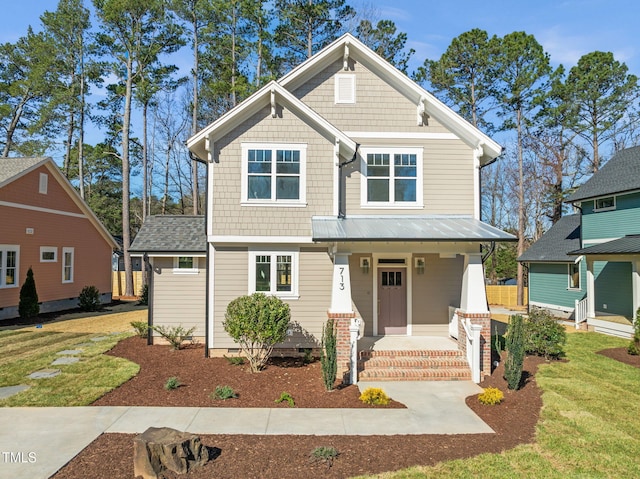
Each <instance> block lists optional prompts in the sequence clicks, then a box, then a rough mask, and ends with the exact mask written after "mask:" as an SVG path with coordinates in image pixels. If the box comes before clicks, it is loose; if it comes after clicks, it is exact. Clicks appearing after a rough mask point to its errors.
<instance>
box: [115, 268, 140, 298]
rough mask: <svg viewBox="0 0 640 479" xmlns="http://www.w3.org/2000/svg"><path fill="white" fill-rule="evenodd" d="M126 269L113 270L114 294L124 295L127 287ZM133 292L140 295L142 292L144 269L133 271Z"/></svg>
mask: <svg viewBox="0 0 640 479" xmlns="http://www.w3.org/2000/svg"><path fill="white" fill-rule="evenodd" d="M124 275H125V272H124V271H113V272H112V276H111V294H112V296H124V292H125V290H126V289H127V284H126V281H125V276H124ZM133 294H134V295H135V296H140V295H141V294H142V271H134V272H133Z"/></svg>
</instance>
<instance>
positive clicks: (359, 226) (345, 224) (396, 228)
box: [311, 215, 516, 241]
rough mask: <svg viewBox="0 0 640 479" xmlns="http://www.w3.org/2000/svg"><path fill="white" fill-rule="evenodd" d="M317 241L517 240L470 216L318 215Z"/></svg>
mask: <svg viewBox="0 0 640 479" xmlns="http://www.w3.org/2000/svg"><path fill="white" fill-rule="evenodd" d="M311 226H312V231H313V233H312V234H313V240H314V241H515V240H516V237H515V236H513V235H510V234H508V233H505V232H504V231H502V230H500V229H498V228H495V227H493V226H491V225H488V224H486V223H483V222H482V221H479V220H476V219H474V218H471V217H468V216H437V215H434V216H417V215H416V216H350V217H347V218H343V219H340V218H336V217H335V216H332V217H327V216H315V217H313V218H312V219H311Z"/></svg>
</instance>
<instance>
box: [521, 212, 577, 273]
mask: <svg viewBox="0 0 640 479" xmlns="http://www.w3.org/2000/svg"><path fill="white" fill-rule="evenodd" d="M580 245H581V243H580V215H577V214H576V215H567V216H563V217H562V218H560V221H558V222H557V223H556V224H555V225H553V226H552V227H551V228H550V229H549V231H547V232H546V233H545V234H543V235H542V237H541V238H540V239H539V240H538V241H536V242H535V243H533V244H532V245H531V246H530V247H529V249H528V250H527V251H525V252H524V253H522V254H521V255H520V257H519V258H518V261H520V262H522V263H569V262H571V263H573V262H574V261H575V260H576V258H575V257H572V256H569V255H568V253H569V252H570V251H573V250H576V249H578V248H580Z"/></svg>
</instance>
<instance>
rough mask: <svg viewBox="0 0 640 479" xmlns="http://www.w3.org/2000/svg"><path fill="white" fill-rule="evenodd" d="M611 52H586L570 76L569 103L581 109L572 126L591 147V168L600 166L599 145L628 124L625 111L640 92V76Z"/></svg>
mask: <svg viewBox="0 0 640 479" xmlns="http://www.w3.org/2000/svg"><path fill="white" fill-rule="evenodd" d="M627 72H628V68H627V65H625V64H624V63H620V62H619V61H617V60H615V59H614V58H613V53H611V52H598V51H596V52H591V53H587V54H586V55H583V56H582V57H581V58H580V59H579V60H578V64H577V65H576V66H574V67H573V68H571V70H570V71H569V77H568V78H567V87H568V89H569V98H570V102H571V103H572V104H573V105H575V106H576V108H577V109H578V113H577V115H578V118H577V121H576V122H575V124H574V126H573V128H574V130H575V131H576V132H577V133H578V134H579V135H580V136H581V137H582V138H584V140H585V141H586V142H587V143H588V144H589V146H591V149H592V151H593V157H592V159H591V168H590V170H591V171H592V172H593V173H595V172H596V171H598V169H600V164H601V162H602V160H601V158H600V146H601V145H602V144H603V143H605V142H606V141H608V140H611V139H612V138H613V137H614V135H615V134H616V133H619V132H620V130H624V129H626V128H627V127H628V126H629V121H628V120H629V117H628V116H627V115H626V112H627V111H628V110H629V109H630V107H631V106H632V105H633V103H634V102H635V101H636V100H637V99H638V96H639V95H640V89H639V88H638V77H636V76H635V75H632V74H629V73H627Z"/></svg>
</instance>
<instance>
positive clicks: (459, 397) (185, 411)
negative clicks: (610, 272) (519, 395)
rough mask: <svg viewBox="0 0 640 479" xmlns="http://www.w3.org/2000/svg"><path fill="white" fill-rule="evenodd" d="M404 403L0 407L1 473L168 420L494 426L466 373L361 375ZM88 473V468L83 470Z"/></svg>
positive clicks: (34, 475)
mask: <svg viewBox="0 0 640 479" xmlns="http://www.w3.org/2000/svg"><path fill="white" fill-rule="evenodd" d="M358 386H359V387H360V389H361V390H363V389H365V388H367V387H382V388H383V389H384V390H385V392H386V393H387V394H388V395H389V396H390V397H392V398H393V399H395V400H397V401H400V402H402V403H404V404H405V405H406V406H407V409H297V408H291V409H267V408H264V409H261V408H234V409H229V408H215V407H211V408H190V407H176V408H165V407H125V406H121V407H91V406H88V407H70V408H64V407H60V408H24V407H21V408H0V478H5V477H6V478H12V479H38V478H42V479H47V478H48V477H50V476H51V475H52V474H54V473H55V472H56V471H57V470H58V469H60V468H61V467H62V466H64V465H65V464H66V463H67V462H69V461H70V460H71V459H72V458H73V457H75V456H76V455H77V454H78V453H79V452H80V451H82V449H84V448H85V447H86V446H87V445H88V444H89V443H90V442H91V441H93V440H94V439H95V438H97V437H98V436H99V435H100V434H102V433H103V432H108V433H141V432H144V431H145V430H146V429H147V428H148V427H151V426H156V427H162V426H167V427H172V428H175V429H178V430H181V431H189V432H192V433H196V434H266V435H278V434H281V435H284V434H299V435H391V434H393V435H396V434H475V433H493V430H492V429H491V428H490V427H489V426H487V425H486V424H485V423H484V422H483V421H482V420H481V419H480V418H478V416H476V415H475V414H474V413H473V412H472V411H471V410H470V409H469V408H468V407H467V406H466V404H465V397H467V396H469V395H472V394H477V393H478V392H480V391H481V388H479V387H478V386H477V385H476V384H474V383H472V382H467V381H459V382H458V381H442V382H434V381H415V382H413V381H412V382H384V383H374V382H371V383H369V382H367V383H365V382H362V383H360V384H359V385H358ZM87 474H88V475H87V477H90V471H87Z"/></svg>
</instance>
